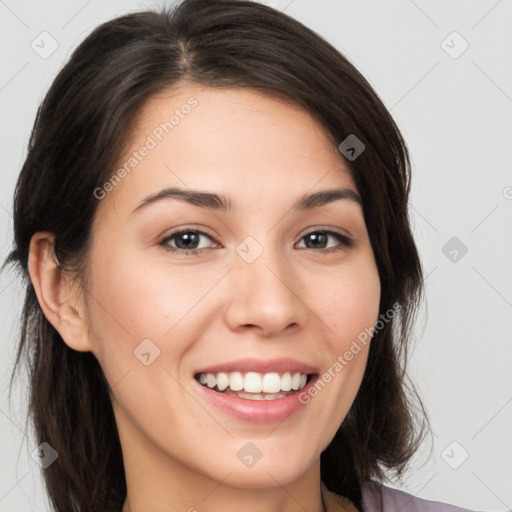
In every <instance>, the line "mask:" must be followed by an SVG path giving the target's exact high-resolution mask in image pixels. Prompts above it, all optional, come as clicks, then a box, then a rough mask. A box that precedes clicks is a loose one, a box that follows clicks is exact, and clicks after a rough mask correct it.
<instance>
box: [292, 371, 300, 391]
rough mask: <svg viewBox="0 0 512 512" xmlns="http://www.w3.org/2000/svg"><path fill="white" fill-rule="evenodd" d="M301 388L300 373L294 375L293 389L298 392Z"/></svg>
mask: <svg viewBox="0 0 512 512" xmlns="http://www.w3.org/2000/svg"><path fill="white" fill-rule="evenodd" d="M299 388H300V373H294V374H293V376H292V389H294V390H295V391H297V390H298V389H299Z"/></svg>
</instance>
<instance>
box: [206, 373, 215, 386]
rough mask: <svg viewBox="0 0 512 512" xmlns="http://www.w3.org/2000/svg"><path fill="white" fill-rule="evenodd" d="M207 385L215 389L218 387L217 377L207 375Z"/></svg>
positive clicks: (211, 374) (210, 374)
mask: <svg viewBox="0 0 512 512" xmlns="http://www.w3.org/2000/svg"><path fill="white" fill-rule="evenodd" d="M206 385H207V386H208V387H209V388H214V387H215V386H216V385H217V379H216V378H215V375H213V373H207V374H206Z"/></svg>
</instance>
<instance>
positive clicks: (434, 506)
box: [361, 480, 474, 512]
mask: <svg viewBox="0 0 512 512" xmlns="http://www.w3.org/2000/svg"><path fill="white" fill-rule="evenodd" d="M361 493H362V496H363V509H364V512H393V511H396V510H400V511H401V512H474V511H471V510H468V509H465V508H460V507H456V506H455V505H448V504H446V503H441V502H439V501H429V500H424V499H422V498H417V497H416V496H413V495H412V494H409V493H406V492H404V491H399V490H397V489H392V488H391V487H387V486H385V485H384V484H381V483H380V482H376V481H374V480H368V481H366V482H363V484H362V485H361Z"/></svg>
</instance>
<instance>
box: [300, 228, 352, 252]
mask: <svg viewBox="0 0 512 512" xmlns="http://www.w3.org/2000/svg"><path fill="white" fill-rule="evenodd" d="M329 239H330V240H334V241H335V242H338V243H337V244H336V243H334V244H332V243H331V244H329ZM303 240H307V242H306V244H305V245H306V246H305V248H306V249H319V250H320V251H323V252H332V251H337V250H341V249H346V248H350V247H352V246H353V241H352V240H351V239H350V238H349V237H347V236H345V235H342V234H341V233H338V232H336V231H312V232H311V233H308V234H307V235H305V236H304V237H302V239H301V241H300V242H299V245H300V244H301V243H302V242H303ZM302 247H304V246H302Z"/></svg>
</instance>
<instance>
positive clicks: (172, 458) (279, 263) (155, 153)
mask: <svg viewBox="0 0 512 512" xmlns="http://www.w3.org/2000/svg"><path fill="white" fill-rule="evenodd" d="M408 194H409V158H408V153H407V149H406V146H405V143H404V141H403V139H402V137H401V135H400V133H399V131H398V129H397V127H396V125H395V123H394V122H393V120H392V118H391V116H390V115H389V113H388V112H387V111H386V109H385V107H384V106H383V104H382V102H381V101H380V100H379V98H378V97H377V95H376V94H375V92H374V91H373V90H372V89H371V87H370V86H369V84H368V83H367V82H366V80H365V79H364V78H363V77H362V76H361V75H360V74H359V73H358V72H357V70H356V69H355V68H354V67H353V66H352V65H351V64H350V63H349V62H348V61H347V60H346V59H345V58H344V57H343V56H342V55H340V53H339V52H338V51H337V50H335V49H334V48H333V47H332V46H331V45H329V44H328V43H327V42H325V41H324V40H323V39H321V38H320V37H319V36H317V35H315V34H314V33H313V32H312V31H311V30H309V29H307V28H306V27H304V26H303V25H301V24H300V23H298V22H297V21H295V20H293V19H291V18H289V17H287V16H286V15H285V14H283V13H280V12H278V11H276V10H273V9H271V8H269V7H266V6H263V5H259V4H256V3H252V2H246V1H237V0H221V1H216V2H211V1H208V0H185V1H184V2H182V3H181V5H180V6H179V7H178V8H177V9H176V10H174V11H167V10H164V11H162V12H160V13H155V12H139V13H133V14H129V15H126V16H123V17H120V18H117V19H114V20H112V21H110V22H107V23H105V24H103V25H101V26H100V27H98V28H97V29H96V30H95V31H94V32H93V33H92V34H90V35H89V36H88V37H87V38H86V40H85V41H84V42H83V43H82V44H81V45H80V46H79V47H78V48H77V49H76V51H75V52H74V53H73V55H72V56H71V58H70V60H69V62H68V63H67V64H66V65H65V67H64V68H63V69H62V71H61V72H60V73H59V75H58V76H57V78H56V79H55V81H54V83H53V84H52V86H51V88H50V90H49V92H48V94H47V96H46V97H45V99H44V101H43V103H42V105H41V107H40V110H39V112H38V116H37V119H36V123H35V126H34V130H33V133H32V137H31V141H30V144H29V152H28V156H27V158H26V161H25V163H24V166H23V169H22V171H21V174H20V177H19V181H18V186H17V189H16V197H15V214H14V218H15V246H14V250H13V251H12V253H11V255H10V258H9V261H10V262H15V263H17V264H18V265H19V268H20V269H21V270H22V272H23V275H24V276H25V278H26V279H27V289H26V300H25V308H24V316H23V328H22V337H21V341H20V345H19V352H18V358H17V363H18V362H19V361H20V360H21V358H22V357H23V356H24V354H26V356H27V357H28V359H29V361H30V365H31V388H30V412H31V415H32V417H33V420H34V425H35V429H36V433H37V438H38V441H39V443H41V444H40V447H41V448H40V450H41V457H42V458H43V459H45V462H46V464H45V466H46V469H45V470H44V477H45V482H46V486H47V489H48V494H49V497H50V499H51V502H52V504H53V506H54V508H55V510H56V511H58V512H64V511H66V512H69V511H93V510H94V511H95V510H101V511H122V512H141V511H145V512H149V511H159V512H162V511H174V510H189V511H193V510H199V511H203V510H204V511H216V510H223V511H229V510H244V511H256V510H258V511H259V510H265V511H275V512H277V511H292V510H299V509H300V510H310V511H315V512H319V511H322V510H328V511H329V512H332V511H335V510H336V511H337V510H346V511H354V510H360V511H361V510H364V511H366V512H370V511H371V512H376V511H384V510H388V511H391V510H403V511H406V510H420V509H421V510H422V511H424V510H432V511H451V510H461V509H457V508H455V507H451V506H447V505H446V506H445V505H442V504H439V503H437V504H436V503H433V502H426V501H425V500H419V499H416V498H413V497H412V496H409V495H407V494H406V493H401V492H399V491H394V490H392V489H390V488H389V487H386V486H385V485H383V484H382V483H380V482H381V481H383V480H384V479H385V475H384V469H388V470H391V471H392V472H394V473H395V474H396V475H397V476H398V477H399V476H400V475H401V474H402V473H403V471H404V469H405V467H406V465H407V462H408V461H409V459H410V458H411V456H412V455H413V453H414V452H415V450H416V448H417V447H418V445H419V443H420V442H421V440H422V438H423V437H424V435H425V432H427V428H428V421H427V418H426V416H425V415H424V411H423V408H422V406H421V402H420V401H419V400H418V401H417V402H416V403H410V402H409V399H408V397H407V396H406V393H405V384H406V381H405V377H404V366H405V361H406V358H407V357H406V356H407V343H408V337H409V333H410V329H411V327H412V322H413V319H414V314H415V311H416V308H417V306H418V302H419V300H420V298H421V292H422V272H421V265H420V261H419V258H418V253H417V250H416V246H415V244H414V240H413V238H412V234H411V230H410V227H409V223H408V218H407V201H408Z"/></svg>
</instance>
